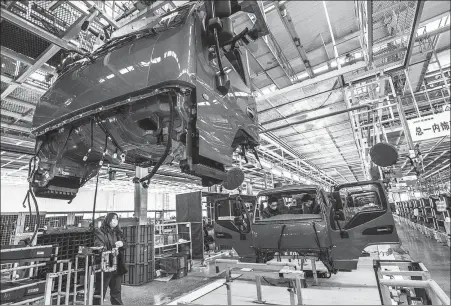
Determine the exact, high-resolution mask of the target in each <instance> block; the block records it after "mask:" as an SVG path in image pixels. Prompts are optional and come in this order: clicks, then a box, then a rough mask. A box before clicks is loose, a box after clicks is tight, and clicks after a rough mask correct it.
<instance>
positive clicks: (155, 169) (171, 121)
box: [139, 101, 174, 185]
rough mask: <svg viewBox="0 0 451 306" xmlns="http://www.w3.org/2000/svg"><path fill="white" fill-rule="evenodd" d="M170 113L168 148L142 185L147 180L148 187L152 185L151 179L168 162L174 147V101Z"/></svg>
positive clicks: (142, 179) (141, 180) (143, 179)
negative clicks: (167, 159) (167, 158)
mask: <svg viewBox="0 0 451 306" xmlns="http://www.w3.org/2000/svg"><path fill="white" fill-rule="evenodd" d="M169 109H170V112H169V117H170V119H169V127H168V141H167V143H166V148H165V150H164V152H163V155H162V156H161V157H160V159H159V160H158V162H157V163H156V164H155V166H154V167H153V168H152V170H151V171H150V173H149V174H147V175H146V176H144V177H142V178H141V179H139V182H140V183H142V182H144V181H146V180H147V185H149V184H150V179H151V178H152V177H153V176H154V175H155V173H157V171H158V169H159V168H160V166H161V165H162V164H163V162H164V161H165V160H166V157H167V156H168V155H169V151H170V149H171V147H172V135H171V134H172V129H173V127H174V101H171V103H170V108H169Z"/></svg>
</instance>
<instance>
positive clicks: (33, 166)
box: [22, 141, 44, 246]
mask: <svg viewBox="0 0 451 306" xmlns="http://www.w3.org/2000/svg"><path fill="white" fill-rule="evenodd" d="M43 144H44V142H41V144H40V145H39V146H38V141H36V145H35V154H34V155H33V156H32V157H31V158H30V161H29V162H28V191H27V194H26V195H25V198H24V200H23V203H22V205H23V206H25V201H27V203H28V210H29V212H30V225H31V213H32V211H31V203H30V195H31V197H32V199H33V203H34V206H35V210H36V222H35V229H34V231H33V236H32V237H31V243H30V246H31V245H32V244H33V241H34V238H35V237H36V235H37V233H38V229H39V226H40V225H41V222H40V215H39V206H38V202H37V200H36V197H35V196H34V193H33V187H32V183H33V181H34V175H35V173H36V159H37V156H38V154H39V152H41V149H42V146H43Z"/></svg>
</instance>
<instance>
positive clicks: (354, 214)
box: [215, 181, 399, 273]
mask: <svg viewBox="0 0 451 306" xmlns="http://www.w3.org/2000/svg"><path fill="white" fill-rule="evenodd" d="M239 202H240V200H239V199H226V200H218V201H217V204H216V205H217V206H218V207H220V209H219V210H218V213H217V217H216V222H215V236H216V237H215V238H216V244H217V245H223V246H228V247H230V248H233V249H235V251H236V252H237V253H238V255H239V256H240V258H241V259H242V260H243V261H253V262H266V261H268V260H271V259H272V258H274V256H276V255H284V254H289V255H293V254H296V255H299V256H309V257H316V258H318V259H319V260H321V261H322V262H323V264H324V265H325V266H326V267H327V269H328V270H329V272H331V273H335V272H336V271H338V270H353V269H356V268H357V262H358V258H359V256H360V255H361V253H362V251H363V250H364V249H365V248H366V247H367V246H369V245H373V244H377V245H380V244H397V243H399V239H398V235H397V233H396V228H395V224H394V219H393V216H392V214H391V208H390V206H389V204H388V201H387V196H386V194H385V191H384V188H383V186H382V184H381V183H380V182H379V181H367V182H358V183H354V184H346V185H340V186H337V187H335V189H334V191H333V192H331V193H328V192H326V191H325V190H323V189H322V188H320V187H319V186H313V185H290V186H283V187H279V188H275V189H269V190H265V191H261V192H260V193H259V194H258V195H257V198H256V202H255V205H254V206H255V207H254V208H253V211H252V214H251V211H249V210H247V209H245V208H244V205H243V204H242V203H239ZM227 207H229V208H230V209H229V210H228V209H227Z"/></svg>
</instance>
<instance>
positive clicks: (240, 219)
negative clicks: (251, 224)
mask: <svg viewBox="0 0 451 306" xmlns="http://www.w3.org/2000/svg"><path fill="white" fill-rule="evenodd" d="M233 221H234V223H235V225H236V226H241V225H243V224H244V223H243V219H242V218H241V217H236V218H235V220H233Z"/></svg>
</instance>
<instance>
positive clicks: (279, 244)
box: [277, 224, 287, 261]
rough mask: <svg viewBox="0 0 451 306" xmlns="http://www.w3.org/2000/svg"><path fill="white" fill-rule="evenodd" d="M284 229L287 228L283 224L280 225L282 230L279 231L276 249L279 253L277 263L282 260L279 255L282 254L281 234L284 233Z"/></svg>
mask: <svg viewBox="0 0 451 306" xmlns="http://www.w3.org/2000/svg"><path fill="white" fill-rule="evenodd" d="M286 227H287V226H286V225H285V224H284V225H282V230H281V231H280V236H279V241H278V242H277V249H278V251H279V258H278V259H279V260H278V261H282V258H281V255H280V253H282V252H281V249H280V248H281V246H282V238H283V233H284V231H285V228H286Z"/></svg>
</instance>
